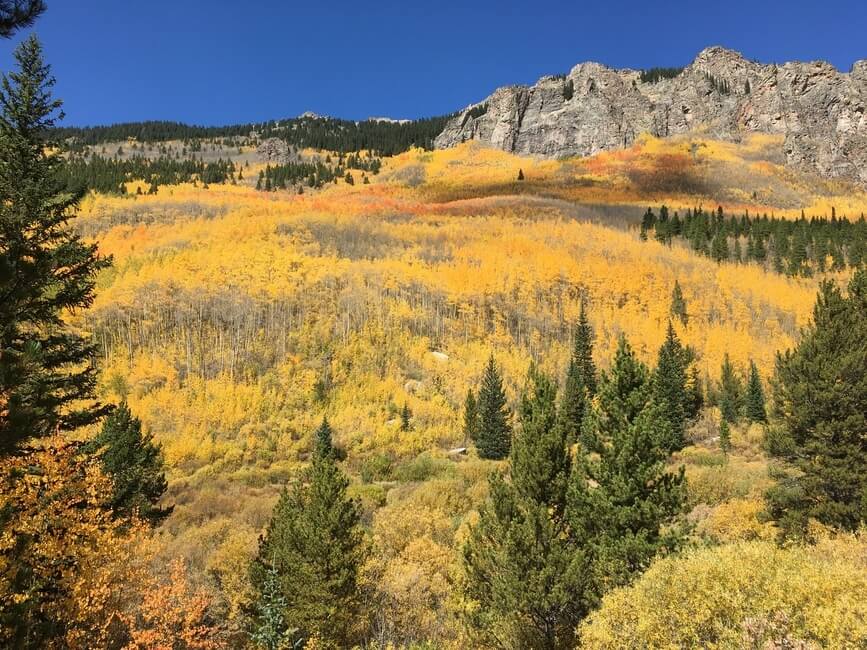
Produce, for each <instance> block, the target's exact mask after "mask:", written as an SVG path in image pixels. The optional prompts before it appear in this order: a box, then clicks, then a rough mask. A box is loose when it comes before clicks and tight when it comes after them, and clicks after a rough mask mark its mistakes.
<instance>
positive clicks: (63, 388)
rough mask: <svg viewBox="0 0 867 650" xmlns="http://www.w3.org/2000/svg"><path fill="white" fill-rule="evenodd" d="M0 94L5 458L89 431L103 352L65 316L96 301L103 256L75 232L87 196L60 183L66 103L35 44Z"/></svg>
mask: <svg viewBox="0 0 867 650" xmlns="http://www.w3.org/2000/svg"><path fill="white" fill-rule="evenodd" d="M15 60H16V63H17V66H18V69H17V71H15V72H13V73H10V74H9V75H8V76H4V77H3V80H2V87H0V395H5V396H7V397H6V401H7V404H6V409H7V411H8V412H7V413H6V414H5V417H3V418H0V451H7V452H8V451H10V450H12V449H14V448H15V447H16V446H17V445H18V443H20V442H21V441H22V440H25V439H26V438H28V437H30V436H35V437H38V436H43V435H46V434H48V433H50V432H53V431H54V430H56V429H58V428H60V429H74V428H76V427H79V426H82V425H85V424H90V423H92V422H94V421H96V420H97V419H99V418H100V417H102V415H103V414H104V413H105V412H106V409H104V408H103V407H100V406H99V405H97V404H94V403H93V402H92V400H91V398H92V397H93V394H94V388H95V384H96V367H95V366H94V364H92V363H90V362H91V360H92V358H93V357H94V355H95V353H96V351H95V347H94V346H93V344H92V342H91V340H90V339H89V338H87V337H85V336H83V335H81V334H79V333H77V332H76V331H74V330H73V329H72V328H71V327H70V326H69V325H67V324H66V323H65V322H64V321H63V318H62V314H63V313H64V312H65V311H67V310H79V309H84V308H86V307H88V306H90V304H91V302H92V301H93V287H94V279H95V276H96V274H97V272H98V271H99V270H100V269H102V268H105V267H106V266H108V264H109V260H106V259H100V258H99V257H98V256H97V250H96V245H94V244H85V243H83V242H82V240H81V239H80V238H79V237H78V236H77V235H75V234H74V233H73V232H72V230H71V229H70V228H69V227H68V221H69V219H70V216H71V214H72V213H73V212H74V210H75V208H76V206H77V204H78V201H79V199H80V198H81V195H80V194H78V193H70V192H68V191H67V190H66V188H65V187H63V186H62V184H61V183H60V182H59V181H58V180H56V176H57V172H58V169H59V168H60V166H61V165H62V159H61V158H60V157H59V156H57V155H55V154H52V153H49V150H48V149H47V147H46V143H47V141H48V136H49V135H50V129H51V128H52V127H53V126H54V122H55V119H56V117H57V115H58V114H59V111H60V105H61V103H60V102H59V101H57V100H54V99H52V97H51V89H52V87H53V86H54V79H53V78H52V77H51V73H50V69H49V67H48V66H47V65H46V64H45V63H44V62H43V60H42V48H41V46H40V45H39V42H38V41H37V40H36V38H35V37H30V38H29V39H27V40H26V41H24V42H23V43H22V44H21V45H20V46H19V47H18V49H17V50H16V51H15Z"/></svg>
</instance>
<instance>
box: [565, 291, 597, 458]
mask: <svg viewBox="0 0 867 650" xmlns="http://www.w3.org/2000/svg"><path fill="white" fill-rule="evenodd" d="M596 389H597V387H596V365H595V364H594V363H593V329H592V328H591V327H590V324H589V323H588V322H587V316H586V313H585V309H584V305H583V304H582V305H581V315H580V317H579V320H578V324H577V325H576V327H575V334H574V339H573V344H572V356H571V358H570V359H569V370H568V371H567V373H566V384H565V386H564V389H563V397H562V400H561V403H560V417H561V420H562V423H563V426H564V428H565V430H566V436H567V440H568V442H569V444H570V445H571V444H573V443H575V442H576V441H577V440H578V438H579V435H580V433H581V427H582V425H583V423H584V418H585V416H586V414H587V409H588V407H589V405H590V400H591V399H592V398H593V396H594V395H595V394H596Z"/></svg>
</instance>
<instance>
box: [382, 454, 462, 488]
mask: <svg viewBox="0 0 867 650" xmlns="http://www.w3.org/2000/svg"><path fill="white" fill-rule="evenodd" d="M453 467H454V466H453V465H452V463H451V462H450V461H448V460H445V459H444V458H433V457H432V456H431V455H430V454H428V453H427V452H425V453H422V454H419V455H418V456H416V457H415V458H414V459H413V460H411V461H409V462H407V463H403V464H401V465H398V466H397V467H395V469H394V478H395V479H396V480H398V481H401V482H410V481H413V482H420V481H426V480H428V479H430V478H433V477H435V476H439V475H440V474H444V473H446V472H451V471H453Z"/></svg>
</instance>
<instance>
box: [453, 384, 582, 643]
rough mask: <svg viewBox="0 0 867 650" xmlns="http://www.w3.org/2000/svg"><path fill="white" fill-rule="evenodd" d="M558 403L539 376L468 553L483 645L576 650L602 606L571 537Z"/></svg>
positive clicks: (468, 578) (466, 589)
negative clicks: (582, 625)
mask: <svg viewBox="0 0 867 650" xmlns="http://www.w3.org/2000/svg"><path fill="white" fill-rule="evenodd" d="M555 395H556V389H555V387H554V383H553V382H552V381H551V380H550V379H548V378H547V377H545V376H543V375H541V374H539V373H538V372H536V371H535V370H534V369H531V371H530V380H529V382H528V387H527V390H526V392H525V394H524V397H523V398H522V401H521V410H520V427H519V428H518V431H517V432H516V435H515V441H514V445H513V447H512V450H511V454H510V463H509V472H508V475H507V476H503V475H502V474H495V475H494V476H493V477H492V480H491V491H490V497H489V499H488V502H487V503H486V504H485V505H484V506H483V507H482V509H481V511H480V513H479V522H478V524H477V525H475V526H474V527H473V529H472V531H471V533H470V536H469V539H468V541H467V543H466V544H465V546H464V549H463V563H464V568H465V578H464V580H463V582H462V591H463V594H464V596H465V598H467V600H469V601H471V602H473V603H474V604H475V606H474V607H472V608H469V609H468V610H467V617H468V623H469V627H470V629H471V630H472V632H473V633H474V634H476V635H478V636H479V637H480V638H479V641H480V642H481V644H482V645H496V646H497V647H512V648H541V649H551V650H554V649H557V648H573V647H574V646H575V636H574V635H575V628H576V626H577V624H578V622H580V620H581V619H582V618H583V617H584V616H586V614H587V613H588V611H589V608H590V606H591V602H592V603H595V599H594V600H592V601H591V600H589V599H588V598H587V597H586V595H587V593H588V587H589V583H588V581H587V576H588V575H589V566H588V564H587V563H586V561H585V556H584V554H583V551H582V549H580V548H576V547H575V546H574V545H573V544H572V543H571V541H570V539H569V537H568V527H567V522H566V520H565V516H564V511H565V491H566V486H567V481H568V476H569V472H570V455H569V452H568V450H567V449H566V435H565V431H564V430H563V428H562V427H561V426H560V425H559V423H558V418H557V415H556V411H557V409H556V405H555ZM590 593H591V595H592V591H591V592H590Z"/></svg>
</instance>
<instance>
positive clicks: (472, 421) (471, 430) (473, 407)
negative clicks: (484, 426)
mask: <svg viewBox="0 0 867 650" xmlns="http://www.w3.org/2000/svg"><path fill="white" fill-rule="evenodd" d="M478 432H479V409H478V405H477V403H476V394H475V393H474V392H473V389H472V388H470V389H469V390H467V398H466V400H464V444H465V445H466V444H467V443H468V442H472V443H473V444H475V442H476V436H477V435H478Z"/></svg>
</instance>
